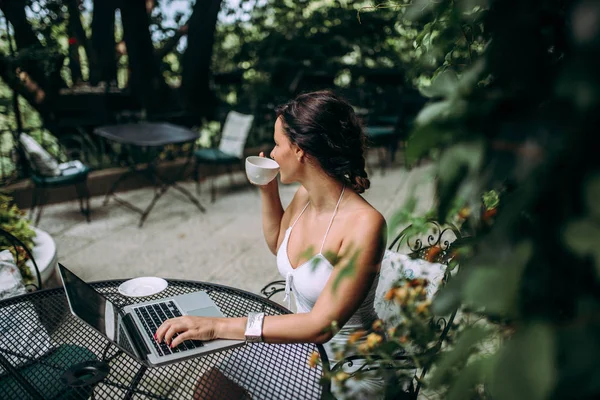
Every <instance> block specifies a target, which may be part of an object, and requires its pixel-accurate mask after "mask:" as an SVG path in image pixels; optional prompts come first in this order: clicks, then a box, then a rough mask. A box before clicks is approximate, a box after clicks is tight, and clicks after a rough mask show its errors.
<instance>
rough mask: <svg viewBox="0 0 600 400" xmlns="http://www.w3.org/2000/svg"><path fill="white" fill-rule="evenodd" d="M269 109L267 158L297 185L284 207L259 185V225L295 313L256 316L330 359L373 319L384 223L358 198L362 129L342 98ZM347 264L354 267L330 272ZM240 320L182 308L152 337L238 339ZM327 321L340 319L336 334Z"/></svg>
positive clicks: (276, 338) (363, 385)
mask: <svg viewBox="0 0 600 400" xmlns="http://www.w3.org/2000/svg"><path fill="white" fill-rule="evenodd" d="M276 112H277V120H276V122H275V132H274V139H275V148H274V149H273V151H272V152H271V158H273V159H274V160H275V161H277V162H278V163H279V165H280V167H281V168H280V179H281V182H282V183H288V184H289V183H293V182H299V183H300V184H301V186H300V188H299V189H298V190H297V192H296V194H295V195H294V198H293V199H292V201H291V203H290V204H289V206H288V207H287V208H286V209H285V210H284V209H283V207H282V205H281V200H280V198H279V188H278V183H277V180H276V179H275V180H273V181H271V182H270V183H269V184H267V185H264V186H261V187H260V191H261V197H262V220H263V233H264V236H265V240H266V242H267V245H268V247H269V249H270V250H271V251H272V252H273V254H275V255H276V256H277V267H278V269H279V271H280V273H281V274H282V276H283V277H284V278H285V279H286V293H287V294H289V292H290V291H291V292H293V293H294V295H295V300H296V306H297V313H296V314H292V315H280V316H267V317H264V319H262V318H260V316H259V318H258V322H257V324H258V325H262V332H261V333H260V336H261V339H262V341H265V342H268V343H304V342H313V343H326V345H325V347H326V349H327V352H328V355H329V357H330V359H331V360H332V361H333V362H335V361H336V360H335V357H334V354H333V351H332V349H331V344H332V343H340V344H343V343H345V342H346V340H347V338H348V335H349V334H350V333H351V332H353V331H354V330H355V329H366V330H368V329H370V328H371V325H372V323H373V322H374V321H375V320H376V319H377V316H376V314H375V311H374V310H373V299H374V295H375V290H376V286H377V275H378V273H379V267H380V263H381V259H382V257H383V253H384V250H385V244H386V230H387V229H386V224H385V220H384V218H383V216H382V215H381V214H380V213H379V212H378V211H377V210H375V209H374V208H373V207H372V206H371V205H370V204H369V203H367V201H365V200H364V199H363V198H362V197H361V196H360V193H363V192H364V191H365V190H366V189H368V188H369V185H370V182H369V179H368V178H367V173H366V172H365V158H364V151H365V136H364V133H363V130H362V127H361V124H360V122H359V120H358V118H357V117H356V115H355V113H354V110H353V109H352V107H351V106H350V104H348V103H347V102H346V101H344V100H342V99H341V98H339V97H337V96H336V95H335V94H333V93H332V92H329V91H319V92H313V93H307V94H302V95H300V96H298V97H297V98H296V99H295V100H293V101H291V102H289V103H287V104H285V105H283V106H282V107H280V108H278V110H277V111H276ZM261 156H263V154H262V153H261ZM317 250H318V252H317ZM309 254H314V255H312V256H311V255H309ZM349 266H351V267H352V268H353V270H352V271H353V273H352V274H351V275H350V276H347V277H344V278H343V279H338V278H339V277H340V274H341V273H342V271H343V270H344V269H345V268H347V267H349ZM256 320H257V319H256V318H251V320H250V324H252V323H254V322H255V321H256ZM248 323H249V319H248V318H201V317H191V316H186V317H180V318H176V319H172V320H169V321H166V322H165V323H164V324H163V325H162V326H161V327H160V328H159V329H158V330H157V332H156V337H157V340H159V341H161V340H164V341H165V342H166V343H167V344H171V345H172V346H177V345H178V344H179V343H181V342H182V341H183V340H187V339H199V340H212V339H217V338H223V339H244V338H245V337H247V335H246V336H245V333H246V334H247V324H248ZM334 323H337V326H338V327H342V329H341V330H340V331H339V332H338V333H337V334H336V335H335V336H334V335H333V332H332V329H331V327H332V324H334ZM250 328H252V327H250ZM258 328H259V330H258V331H259V332H260V326H259V327H258ZM249 330H250V331H251V330H252V329H249ZM176 333H179V335H178V336H177V337H175V338H173V336H174V335H175V334H176ZM357 385H358V387H355V388H354V389H353V390H357V391H358V392H356V395H358V394H359V393H361V392H362V391H364V390H365V389H366V390H367V391H371V392H373V391H376V389H378V388H380V386H381V381H379V380H377V379H374V380H372V382H369V380H366V381H360V382H357Z"/></svg>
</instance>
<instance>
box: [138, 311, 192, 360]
mask: <svg viewBox="0 0 600 400" xmlns="http://www.w3.org/2000/svg"><path fill="white" fill-rule="evenodd" d="M134 311H135V313H136V314H137V316H138V318H139V319H140V320H141V321H142V325H144V329H145V331H146V333H147V334H148V335H150V341H151V342H152V344H154V348H155V349H156V351H157V352H158V354H159V355H160V356H166V355H169V354H175V353H180V352H182V351H186V350H192V349H196V348H198V347H202V346H204V343H203V342H201V341H199V340H186V341H184V342H183V343H181V344H180V345H179V346H177V347H174V348H170V347H169V346H168V345H167V344H166V343H164V342H161V343H158V342H157V341H156V340H155V339H154V333H156V330H157V329H158V327H159V326H161V324H162V323H163V322H164V321H166V320H168V319H170V318H175V317H180V316H181V312H180V311H179V308H178V307H177V306H176V305H175V302H173V301H166V302H163V303H156V304H149V305H147V306H140V307H136V308H134ZM177 336H178V334H175V336H173V339H174V338H176V337H177Z"/></svg>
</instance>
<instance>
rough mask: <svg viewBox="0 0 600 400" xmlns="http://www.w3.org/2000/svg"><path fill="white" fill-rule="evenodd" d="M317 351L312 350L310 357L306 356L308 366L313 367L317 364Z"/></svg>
mask: <svg viewBox="0 0 600 400" xmlns="http://www.w3.org/2000/svg"><path fill="white" fill-rule="evenodd" d="M319 358H320V357H319V352H318V351H313V352H312V354H311V355H310V357H308V366H309V367H310V368H314V367H316V366H317V363H318V362H319Z"/></svg>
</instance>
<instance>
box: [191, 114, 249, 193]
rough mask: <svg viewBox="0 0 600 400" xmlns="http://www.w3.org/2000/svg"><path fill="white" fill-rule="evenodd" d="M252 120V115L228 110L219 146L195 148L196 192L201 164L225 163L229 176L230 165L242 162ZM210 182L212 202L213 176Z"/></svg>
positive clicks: (198, 189) (198, 188)
mask: <svg viewBox="0 0 600 400" xmlns="http://www.w3.org/2000/svg"><path fill="white" fill-rule="evenodd" d="M253 121H254V116H253V115H245V114H240V113H238V112H236V111H230V112H229V113H228V114H227V118H226V119H225V124H224V125H223V129H222V133H221V141H220V142H219V147H218V148H208V149H198V150H196V152H195V153H194V157H195V159H196V164H195V168H194V180H195V181H196V191H197V192H200V176H199V168H200V165H201V164H207V165H213V166H221V165H225V166H226V167H227V168H228V171H229V174H230V177H231V176H232V172H233V171H232V166H233V165H235V164H241V163H242V160H243V157H244V147H245V146H246V140H247V139H248V133H249V132H250V128H252V122H253ZM210 182H211V186H210V189H211V202H213V203H214V201H215V197H216V189H215V178H214V177H212V178H211V180H210Z"/></svg>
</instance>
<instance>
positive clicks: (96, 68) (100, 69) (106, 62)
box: [90, 0, 117, 86]
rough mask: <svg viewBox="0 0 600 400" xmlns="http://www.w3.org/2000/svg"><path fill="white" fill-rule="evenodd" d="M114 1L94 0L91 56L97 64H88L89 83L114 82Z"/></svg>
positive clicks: (115, 68)
mask: <svg viewBox="0 0 600 400" xmlns="http://www.w3.org/2000/svg"><path fill="white" fill-rule="evenodd" d="M115 9H116V2H115V0H94V14H93V17H92V40H91V42H92V45H91V47H92V49H93V51H92V54H93V56H90V57H94V58H96V59H97V62H95V63H94V62H91V63H90V83H91V84H92V86H96V85H97V84H98V83H99V82H102V81H103V82H106V84H107V85H108V84H110V83H111V82H116V80H117V64H116V62H117V60H116V57H115Z"/></svg>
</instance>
